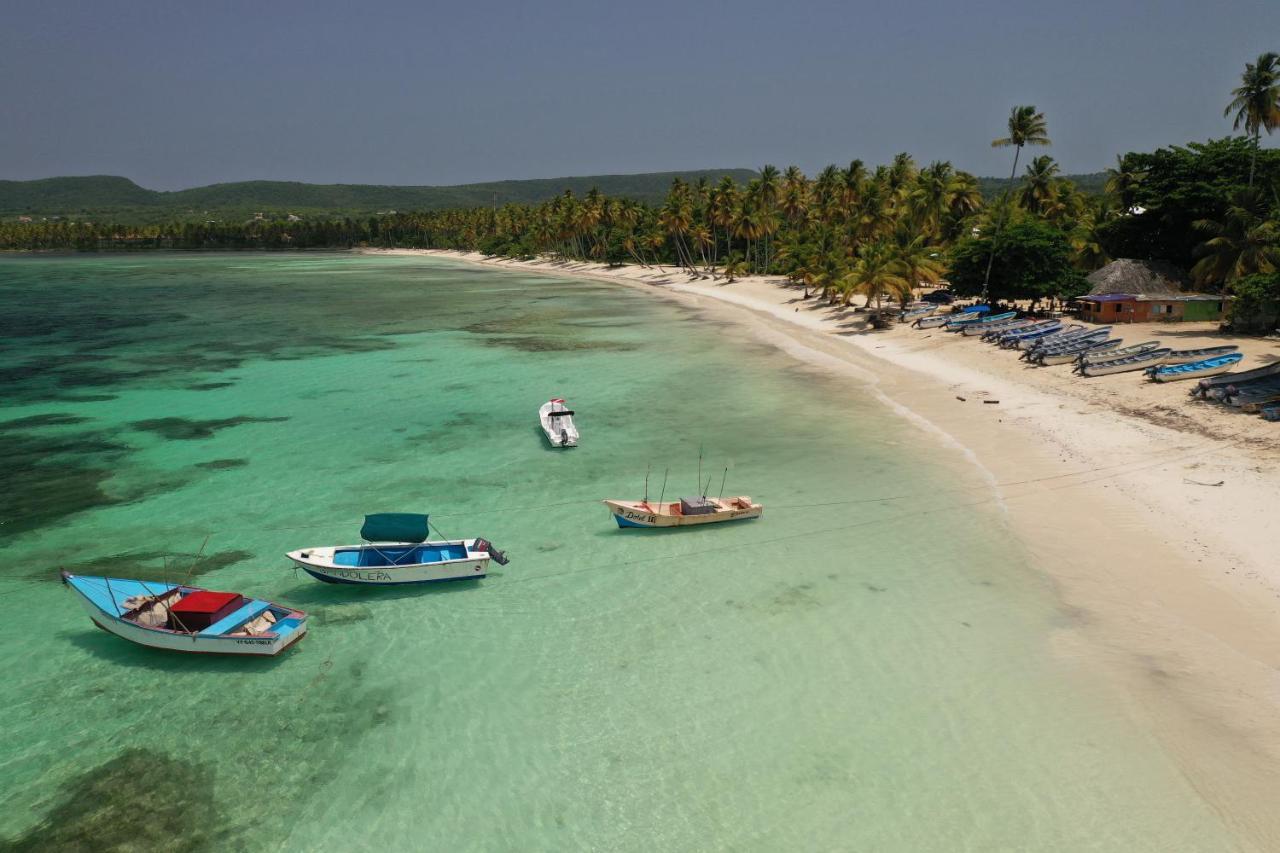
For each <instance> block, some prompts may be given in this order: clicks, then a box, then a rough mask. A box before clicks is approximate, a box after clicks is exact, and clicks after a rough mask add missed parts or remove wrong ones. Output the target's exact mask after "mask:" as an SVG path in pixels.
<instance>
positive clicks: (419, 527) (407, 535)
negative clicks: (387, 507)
mask: <svg viewBox="0 0 1280 853" xmlns="http://www.w3.org/2000/svg"><path fill="white" fill-rule="evenodd" d="M430 535H431V530H430V528H429V527H428V526H427V517H426V516H425V515H418V514H416V513H412V512H380V513H377V514H375V515H366V516H365V517H364V526H363V527H361V528H360V538H362V539H364V541H366V542H425V541H427V537H428V536H430Z"/></svg>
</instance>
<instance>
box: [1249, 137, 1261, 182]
mask: <svg viewBox="0 0 1280 853" xmlns="http://www.w3.org/2000/svg"><path fill="white" fill-rule="evenodd" d="M1261 144H1262V131H1261V130H1255V131H1254V132H1253V155H1252V156H1250V157H1249V186H1250V187H1252V186H1253V170H1254V167H1255V166H1257V165H1258V146H1260V145H1261Z"/></svg>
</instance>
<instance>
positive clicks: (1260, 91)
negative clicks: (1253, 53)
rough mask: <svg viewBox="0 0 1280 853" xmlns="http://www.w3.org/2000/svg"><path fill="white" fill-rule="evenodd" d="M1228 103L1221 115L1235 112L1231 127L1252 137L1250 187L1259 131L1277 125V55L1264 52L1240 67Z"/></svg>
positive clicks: (1279, 98) (1279, 106) (1279, 58)
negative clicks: (1236, 81)
mask: <svg viewBox="0 0 1280 853" xmlns="http://www.w3.org/2000/svg"><path fill="white" fill-rule="evenodd" d="M1231 95H1232V99H1231V103H1229V104H1227V108H1226V109H1225V110H1223V111H1222V115H1223V116H1224V117H1229V116H1230V115H1231V114H1232V113H1233V112H1234V113H1235V121H1234V122H1232V125H1231V128H1232V129H1233V130H1239V129H1240V128H1241V126H1243V127H1244V129H1245V132H1246V133H1248V134H1249V135H1250V136H1252V137H1253V156H1252V157H1251V158H1250V159H1249V186H1253V172H1254V168H1255V167H1256V166H1257V164H1258V147H1259V146H1260V145H1261V143H1262V131H1264V130H1265V131H1266V132H1267V135H1268V136H1270V135H1271V131H1273V130H1275V128H1276V127H1277V125H1280V55H1277V54H1275V53H1271V52H1268V53H1264V54H1262V55H1261V56H1259V57H1258V61H1257V62H1249V63H1246V64H1245V66H1244V74H1242V75H1240V85H1239V86H1238V87H1236V88H1235V89H1232V90H1231Z"/></svg>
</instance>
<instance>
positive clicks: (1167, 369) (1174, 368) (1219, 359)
mask: <svg viewBox="0 0 1280 853" xmlns="http://www.w3.org/2000/svg"><path fill="white" fill-rule="evenodd" d="M1243 358H1244V356H1243V355H1241V354H1240V353H1238V352H1232V353H1227V354H1226V355H1220V356H1216V357H1214V358H1206V359H1201V360H1200V361H1188V362H1185V363H1183V364H1161V365H1156V366H1154V367H1148V368H1147V377H1148V378H1150V379H1151V380H1152V381H1153V382H1175V381H1177V380H1179V379H1195V378H1196V377H1199V376H1217V375H1218V374H1219V373H1226V372H1227V371H1228V370H1230V369H1231V368H1233V367H1235V366H1236V365H1237V364H1239V363H1240V361H1241V359H1243Z"/></svg>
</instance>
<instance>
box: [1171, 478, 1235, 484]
mask: <svg viewBox="0 0 1280 853" xmlns="http://www.w3.org/2000/svg"><path fill="white" fill-rule="evenodd" d="M1182 482H1184V483H1190V484H1191V485H1193V486H1221V485H1222V484H1223V483H1225V482H1227V481H1226V480H1219V481H1218V482H1216V483H1202V482H1201V481H1199V480H1189V479H1187V478H1186V477H1183V478H1182Z"/></svg>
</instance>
